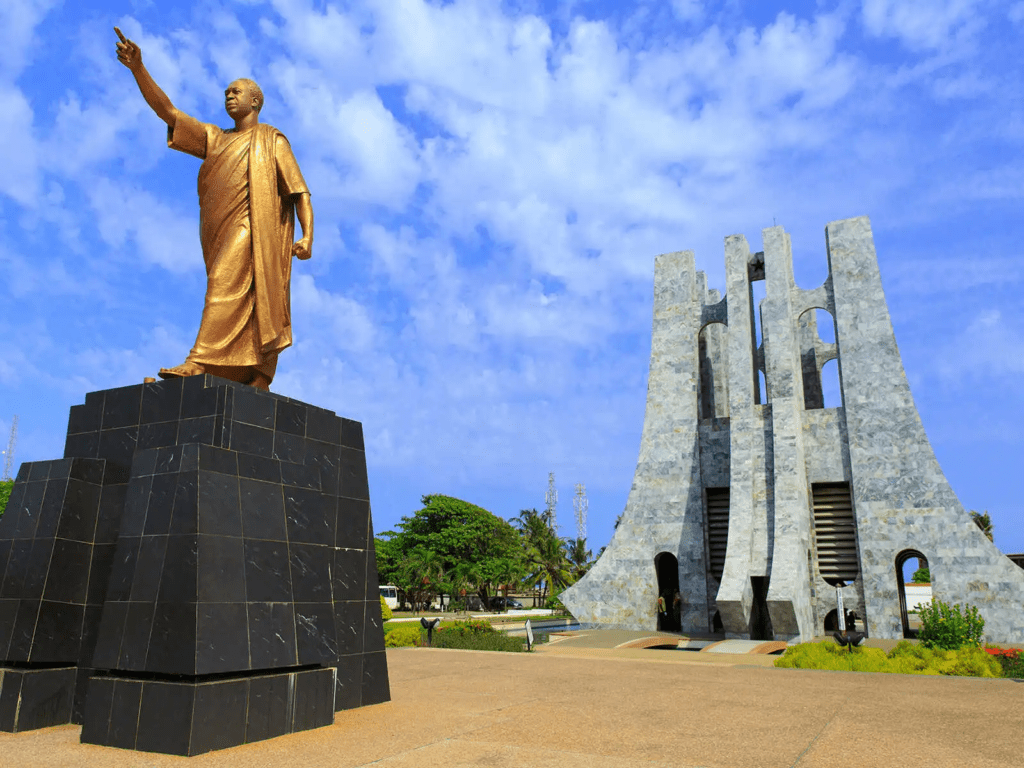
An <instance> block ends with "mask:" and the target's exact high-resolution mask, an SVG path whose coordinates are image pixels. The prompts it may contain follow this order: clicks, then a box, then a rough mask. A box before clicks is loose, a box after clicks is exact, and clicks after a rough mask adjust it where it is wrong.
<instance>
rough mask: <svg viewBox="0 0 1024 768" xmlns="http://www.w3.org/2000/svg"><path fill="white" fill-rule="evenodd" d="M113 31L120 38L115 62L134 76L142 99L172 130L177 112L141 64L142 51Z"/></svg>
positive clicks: (115, 29) (116, 30)
mask: <svg viewBox="0 0 1024 768" xmlns="http://www.w3.org/2000/svg"><path fill="white" fill-rule="evenodd" d="M114 31H115V32H116V33H117V36H118V37H119V38H120V42H118V44H117V60H118V61H120V62H121V63H122V64H124V65H125V66H126V67H128V69H129V70H131V73H132V74H133V75H135V82H136V83H138V84H139V90H140V91H141V92H142V96H143V98H144V99H145V100H146V103H147V104H149V106H150V107H151V108H152V110H153V111H154V112H156V114H157V117H159V118H160V119H161V120H163V121H164V122H165V123H167V125H169V126H170V127H172V128H173V127H174V123H175V122H176V121H177V119H178V110H177V109H176V108H175V106H174V105H173V104H172V103H171V100H170V99H169V98H167V94H166V93H164V92H163V90H162V89H161V88H160V86H159V85H157V84H156V82H155V81H154V80H153V77H152V75H150V74H149V72H148V71H147V69H146V67H145V65H144V64H143V63H142V49H141V48H139V46H138V45H137V44H136V43H133V42H132V41H131V40H129V39H128V38H127V37H125V36H124V35H123V34H121V30H120V29H118V28H117V27H114Z"/></svg>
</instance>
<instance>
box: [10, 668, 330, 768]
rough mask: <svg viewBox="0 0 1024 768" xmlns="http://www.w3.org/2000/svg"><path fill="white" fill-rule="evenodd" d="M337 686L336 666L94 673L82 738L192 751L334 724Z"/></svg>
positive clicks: (189, 753)
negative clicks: (192, 676) (199, 674)
mask: <svg viewBox="0 0 1024 768" xmlns="http://www.w3.org/2000/svg"><path fill="white" fill-rule="evenodd" d="M72 672H73V670H72ZM72 676H73V675H72ZM334 692H335V670H334V668H333V667H329V668H324V669H306V670H295V671H287V672H281V673H271V674H263V675H256V676H247V677H238V678H227V679H210V680H195V681H180V680H174V681H171V680H131V679H117V678H113V677H93V678H91V680H90V684H89V699H88V701H87V704H86V706H87V710H88V713H89V716H88V717H87V718H86V722H85V724H84V725H83V727H82V741H83V742H85V743H89V744H100V745H104V746H110V747H121V748H122V749H135V750H139V751H142V752H161V753H164V754H171V755H182V756H189V757H191V756H194V755H201V754H204V753H206V752H211V751H213V750H217V749H225V748H227V747H234V746H237V745H239V744H249V743H252V742H256V741H263V740H265V739H271V738H274V737H275V736H281V735H284V734H286V733H295V732H297V731H305V730H309V729H311V728H320V727H323V726H326V725H331V724H332V723H333V722H334ZM2 716H3V701H2V700H0V717H2ZM36 727H40V726H36Z"/></svg>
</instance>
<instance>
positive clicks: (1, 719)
mask: <svg viewBox="0 0 1024 768" xmlns="http://www.w3.org/2000/svg"><path fill="white" fill-rule="evenodd" d="M74 696H75V668H74V667H63V668H55V669H54V668H51V669H10V668H0V731H7V732H9V733H17V732H19V731H31V730H35V729H36V728H49V727H50V726H53V725H64V724H65V723H69V722H71V705H72V701H73V699H74Z"/></svg>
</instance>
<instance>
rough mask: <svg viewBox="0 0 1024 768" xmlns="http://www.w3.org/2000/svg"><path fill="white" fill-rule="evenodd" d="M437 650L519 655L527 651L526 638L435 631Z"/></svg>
mask: <svg viewBox="0 0 1024 768" xmlns="http://www.w3.org/2000/svg"><path fill="white" fill-rule="evenodd" d="M434 647H435V648H459V649H462V650H468V651H508V652H511V653H519V652H521V651H525V650H526V638H524V637H510V636H509V635H506V634H505V633H504V632H498V631H491V632H465V633H460V632H445V631H441V630H440V629H435V630H434Z"/></svg>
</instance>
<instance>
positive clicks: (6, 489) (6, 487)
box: [0, 480, 14, 517]
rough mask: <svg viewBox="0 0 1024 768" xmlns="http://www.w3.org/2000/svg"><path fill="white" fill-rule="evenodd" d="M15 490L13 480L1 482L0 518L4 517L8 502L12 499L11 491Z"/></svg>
mask: <svg viewBox="0 0 1024 768" xmlns="http://www.w3.org/2000/svg"><path fill="white" fill-rule="evenodd" d="M12 488H14V481H13V480H0V517H3V514H4V510H6V509H7V500H8V499H10V498H11V489H12Z"/></svg>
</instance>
